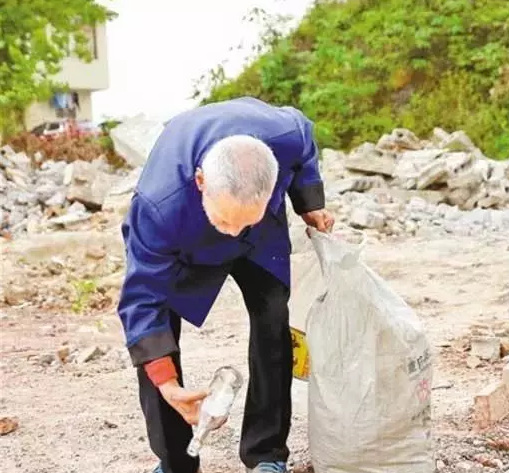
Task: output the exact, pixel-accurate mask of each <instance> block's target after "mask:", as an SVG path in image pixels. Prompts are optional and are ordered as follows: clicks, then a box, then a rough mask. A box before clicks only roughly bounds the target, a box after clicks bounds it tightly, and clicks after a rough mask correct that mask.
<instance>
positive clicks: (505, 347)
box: [500, 337, 509, 358]
mask: <svg viewBox="0 0 509 473" xmlns="http://www.w3.org/2000/svg"><path fill="white" fill-rule="evenodd" d="M507 355H509V337H503V338H501V339H500V356H501V357H502V358H505V357H506V356H507Z"/></svg>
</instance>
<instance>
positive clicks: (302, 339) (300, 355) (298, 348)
mask: <svg viewBox="0 0 509 473" xmlns="http://www.w3.org/2000/svg"><path fill="white" fill-rule="evenodd" d="M290 332H291V334H292V350H293V377H294V378H297V379H300V380H302V381H307V380H308V377H309V353H308V345H307V343H306V334H305V333H304V332H303V331H302V330H298V329H296V328H293V327H290Z"/></svg>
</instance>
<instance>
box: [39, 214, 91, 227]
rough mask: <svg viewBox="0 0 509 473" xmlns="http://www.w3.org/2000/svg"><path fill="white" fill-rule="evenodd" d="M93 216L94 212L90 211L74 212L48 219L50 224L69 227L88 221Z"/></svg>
mask: <svg viewBox="0 0 509 473" xmlns="http://www.w3.org/2000/svg"><path fill="white" fill-rule="evenodd" d="M91 218H92V214H91V213H88V212H72V213H67V214H65V215H61V216H59V217H53V218H50V219H48V224H49V225H56V226H64V227H67V226H70V225H74V224H76V223H82V222H86V221H87V220H90V219H91Z"/></svg>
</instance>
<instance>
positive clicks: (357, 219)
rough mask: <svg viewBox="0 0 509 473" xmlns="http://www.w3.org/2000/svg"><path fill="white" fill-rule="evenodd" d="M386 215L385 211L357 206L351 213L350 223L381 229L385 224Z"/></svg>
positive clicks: (359, 226)
mask: <svg viewBox="0 0 509 473" xmlns="http://www.w3.org/2000/svg"><path fill="white" fill-rule="evenodd" d="M385 220H386V217H385V215H384V214H383V213H380V212H375V211H371V210H368V209H365V208H361V207H357V208H355V209H354V210H353V212H352V214H351V215H350V224H351V225H352V226H353V227H356V228H375V229H378V230H379V229H381V228H383V226H384V225H385Z"/></svg>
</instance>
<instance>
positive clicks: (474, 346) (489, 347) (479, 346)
mask: <svg viewBox="0 0 509 473" xmlns="http://www.w3.org/2000/svg"><path fill="white" fill-rule="evenodd" d="M471 354H472V356H477V357H479V358H480V359H481V360H488V361H491V362H493V361H496V360H498V359H500V338H498V337H490V336H485V337H482V336H477V337H472V339H471Z"/></svg>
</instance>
